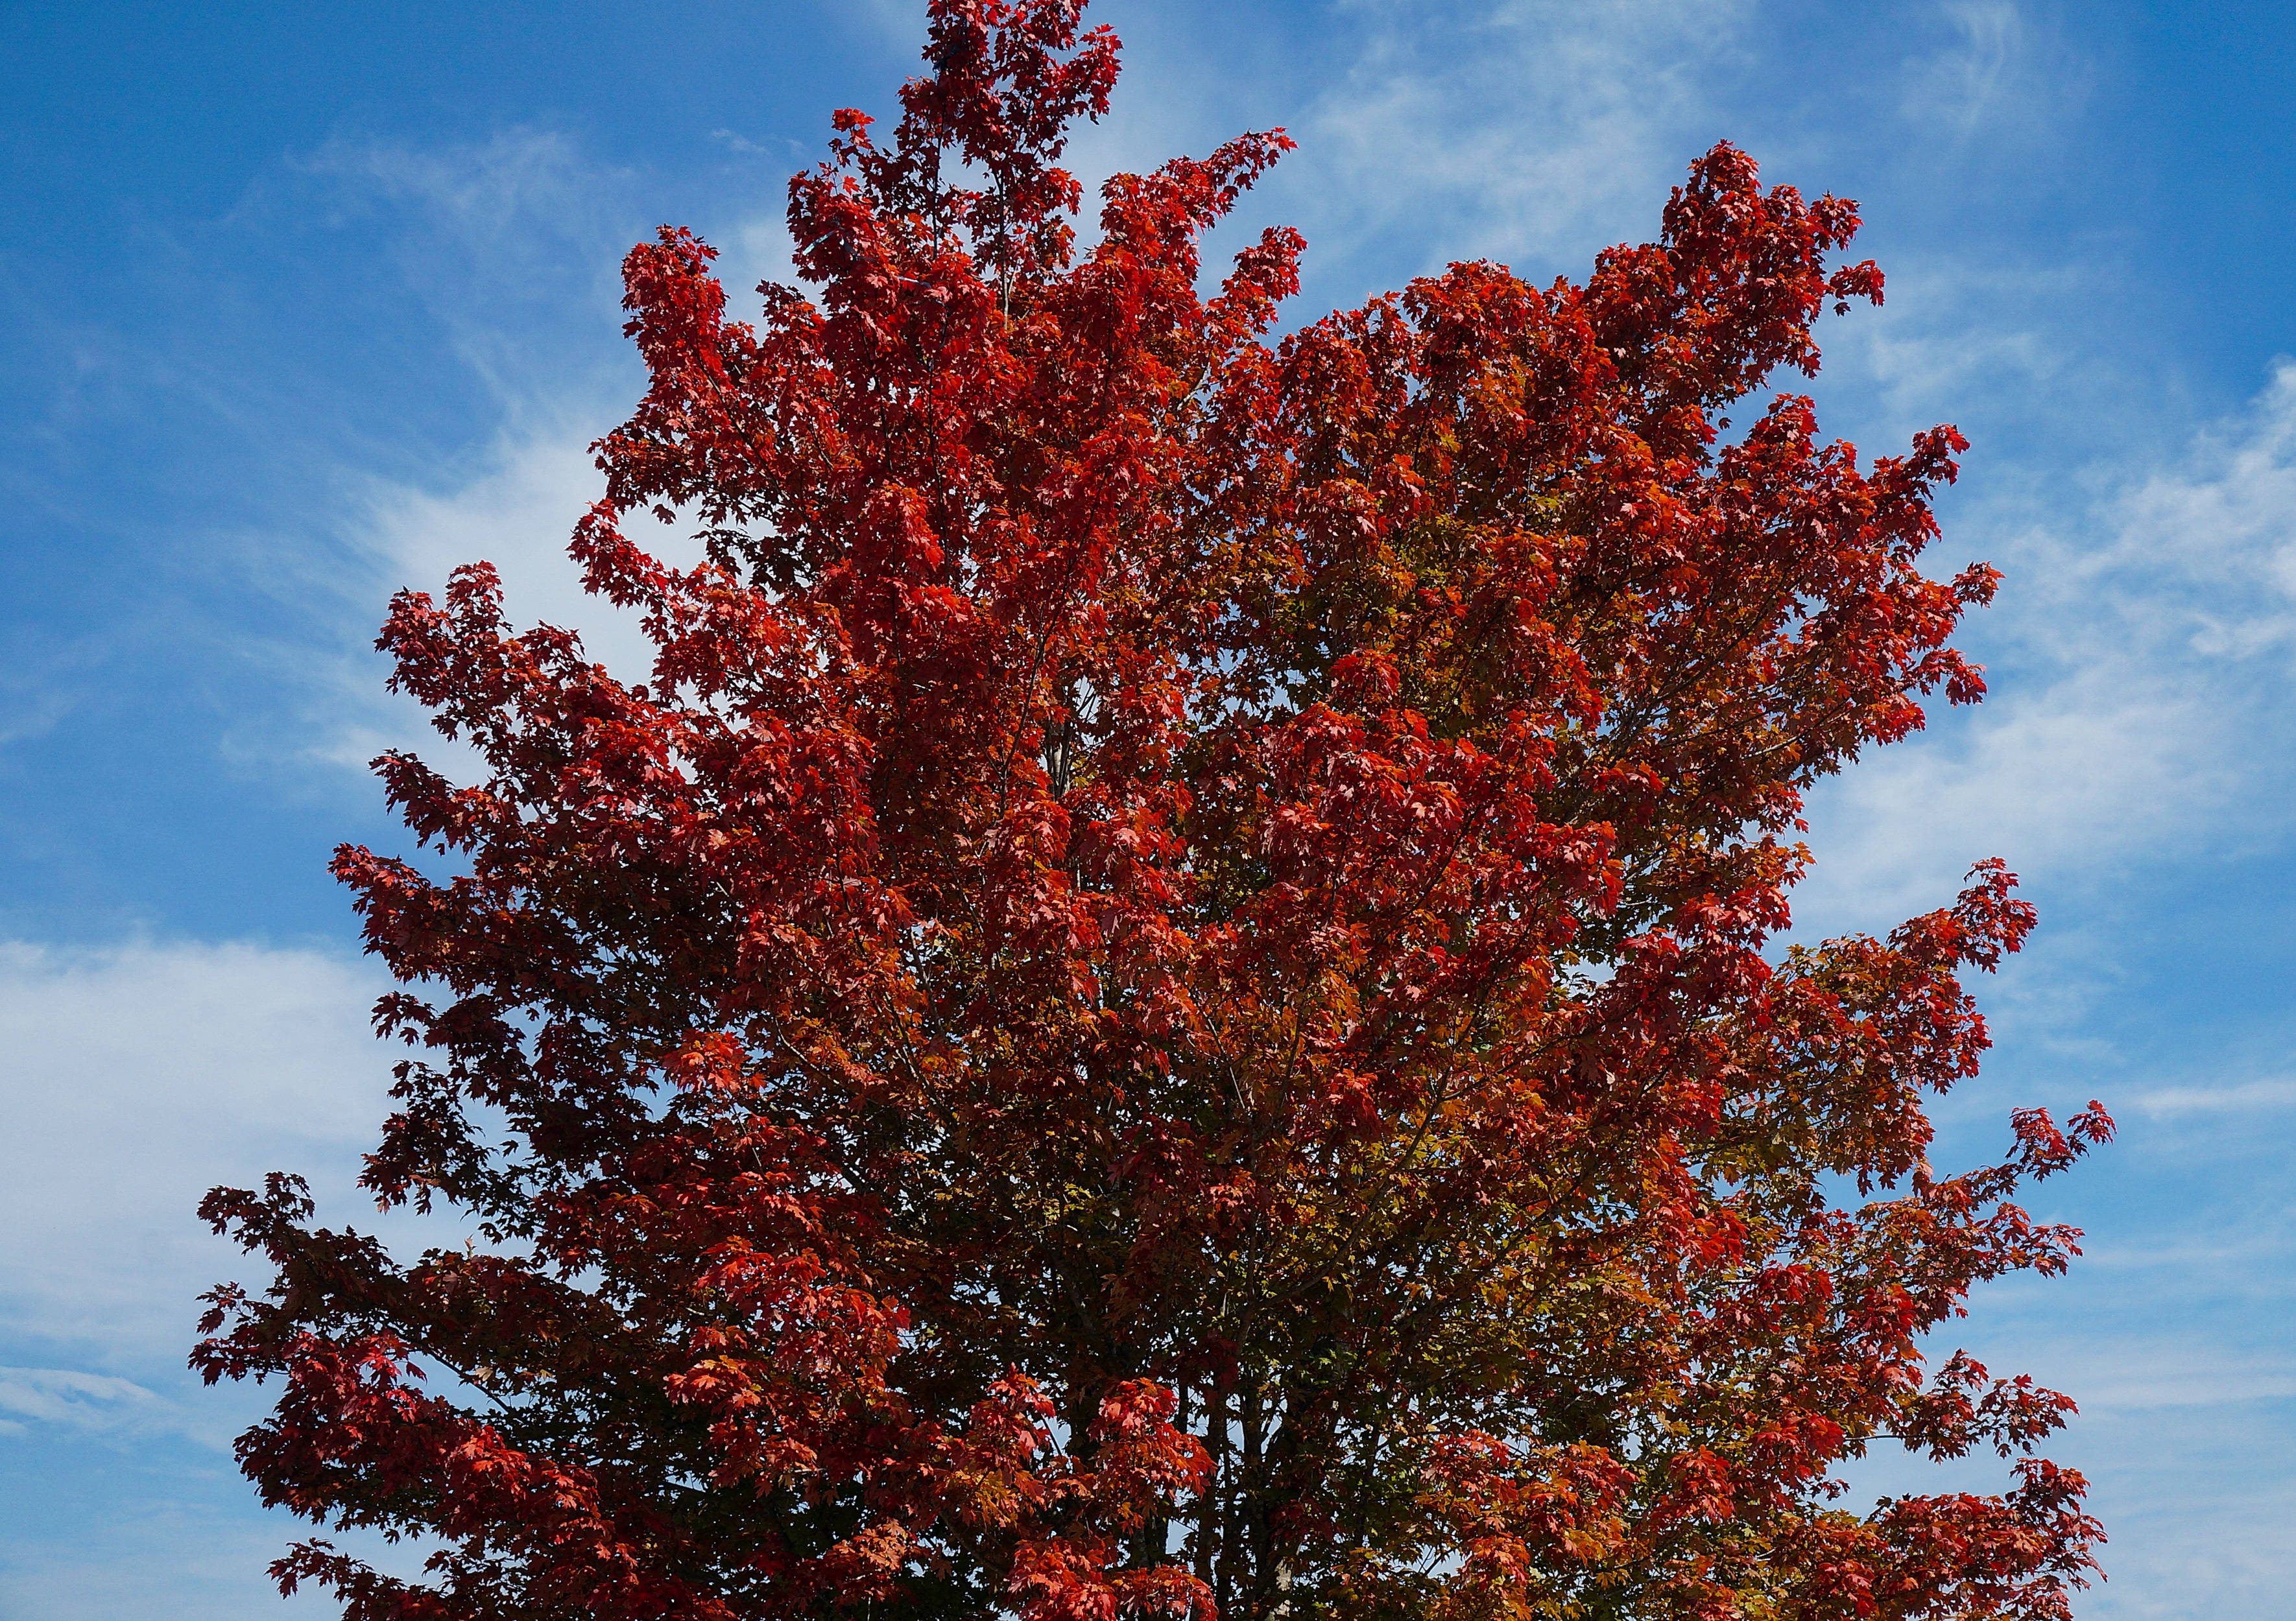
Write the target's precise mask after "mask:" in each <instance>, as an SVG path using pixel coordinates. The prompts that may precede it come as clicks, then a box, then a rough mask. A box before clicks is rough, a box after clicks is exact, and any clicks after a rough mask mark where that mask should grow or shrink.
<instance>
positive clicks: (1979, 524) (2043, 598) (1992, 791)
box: [1809, 365, 2296, 926]
mask: <svg viewBox="0 0 2296 1621" xmlns="http://www.w3.org/2000/svg"><path fill="white" fill-rule="evenodd" d="M2084 482H2086V484H2087V490H2086V491H2084V490H2083V489H2082V484H2083V483H2084ZM2055 493H2056V494H2057V495H2058V496H2059V498H2060V499H2062V498H2063V497H2065V496H2068V495H2070V496H2071V497H2073V498H2074V499H2073V500H2072V501H2071V503H2069V504H2066V505H2062V506H2059V507H2057V508H2055V509H2054V511H2050V510H2040V511H2037V510H2035V508H2034V507H2033V506H2032V505H2031V504H2030V503H2025V502H2023V501H2015V502H2008V501H2005V502H2004V503H2002V504H2001V506H2000V507H1999V508H1997V510H1996V511H1994V512H1990V513H1986V512H1980V513H1979V514H1976V515H1975V519H1974V521H1973V522H1972V521H1971V520H1970V518H1969V517H1967V516H1964V522H1963V526H1962V528H1961V530H1960V531H1959V533H1958V535H1957V539H1958V540H1959V542H1960V544H1963V545H1964V546H1970V547H1972V549H1974V548H1975V547H1976V546H1978V545H1982V544H1984V541H1985V540H1986V539H1989V540H1990V541H1992V542H1995V543H1997V547H1989V548H1988V549H1991V550H1994V551H1995V555H1997V556H1998V557H2000V558H2001V560H2002V561H2004V562H2005V563H2006V564H2007V565H2008V566H2009V568H2010V570H2011V584H2010V585H2009V587H2008V588H2007V589H2006V590H2005V593H2004V595H2003V600H2002V602H2000V604H1999V605H1998V606H1997V607H1995V608H1994V609H1992V610H1988V611H1987V612H1986V613H1985V614H1984V615H1982V616H1980V618H1979V619H1978V620H1977V621H1976V622H1975V623H1974V625H1973V627H1972V628H1973V630H1974V632H1975V634H1977V635H1978V636H1980V637H1981V638H1983V639H1984V640H1986V641H1989V642H1990V643H1992V644H1993V646H1994V648H1995V650H1996V652H1995V657H1996V659H1997V662H1999V663H2001V664H2003V665H2005V667H2007V669H2008V671H2009V674H2008V675H2007V676H2006V677H2005V678H2003V679H2000V680H1998V681H1997V690H1996V692H1995V693H1994V695H1993V696H1992V697H1991V698H1989V700H1987V702H1986V703H1985V704H1984V705H1983V706H1982V707H1981V708H1980V709H1979V710H1977V711H1976V712H1975V713H1974V714H1972V715H1960V716H1939V717H1938V726H1937V730H1936V731H1935V732H1934V733H1931V734H1929V735H1927V736H1925V737H1923V738H1921V739H1919V740H1916V741H1913V742H1910V743H1907V744H1905V745H1900V746H1898V747H1897V748H1894V749H1888V750H1884V751H1882V753H1880V754H1879V755H1877V756H1876V757H1874V758H1873V759H1871V760H1869V761H1866V762H1864V763H1862V764H1860V765H1858V766H1857V769H1856V770H1855V771H1854V772H1852V773H1850V774H1848V775H1847V776H1845V777H1844V778H1842V779H1841V780H1840V781H1839V782H1833V783H1829V784H1828V785H1826V786H1825V789H1824V790H1822V791H1821V792H1820V794H1819V795H1818V796H1817V798H1816V801H1815V803H1816V821H1817V823H1818V824H1819V831H1820V835H1821V852H1822V856H1823V862H1822V865H1821V868H1820V872H1819V874H1818V876H1817V878H1816V880H1814V881H1813V883H1812V885H1811V887H1810V891H1809V901H1810V904H1811V905H1812V906H1813V907H1814V908H1815V909H1816V910H1817V911H1819V912H1823V913H1826V914H1827V915H1828V916H1834V915H1845V914H1847V913H1852V912H1855V911H1857V910H1858V909H1860V908H1864V909H1866V911H1867V912H1868V913H1869V917H1868V921H1867V924H1866V926H1873V925H1874V924H1875V923H1880V922H1882V921H1884V919H1883V916H1882V914H1883V913H1886V911H1887V910H1888V909H1889V908H1890V907H1894V906H1902V905H1906V904H1907V903H1908V902H1912V901H1915V900H1916V899H1917V898H1918V897H1920V896H1923V895H1926V896H1929V897H1930V898H1929V900H1927V901H1924V902H1923V903H1922V904H1933V903H1934V899H1935V898H1936V897H1937V896H1939V895H1940V894H1942V893H1945V892H1948V891H1947V889H1946V886H1948V885H1949V884H1950V882H1951V881H1952V880H1953V878H1954V877H1955V876H1956V874H1957V872H1958V871H1959V870H1960V868H1962V867H1963V866H1965V865H1966V864H1967V863H1968V862H1969V861H1970V860H1972V859H1973V858H1975V857H1977V856H1987V855H2003V856H2007V857H2008V858H2009V859H2010V861H2011V864H2013V865H2014V866H2019V867H2021V869H2022V870H2024V871H2026V872H2027V873H2028V875H2029V876H2038V877H2042V878H2045V879H2046V880H2050V881H2054V882H2057V883H2072V884H2075V885H2089V884H2095V883H2098V882H2102V881H2104V880H2107V879H2109V878H2110V877H2111V876H2112V875H2113V874H2115V873H2118V872H2123V871H2125V870H2126V869H2127V867H2128V864H2130V863H2131V862H2132V861H2136V860H2139V859H2152V858H2154V857H2157V856H2159V855H2160V854H2161V852H2162V850H2163V849H2164V848H2174V847H2178V846H2179V845H2184V846H2190V845H2191V844H2192V843H2193V842H2194V840H2195V839H2199V838H2200V836H2201V833H2202V830H2206V831H2207V835H2208V838H2209V839H2210V840H2211V841H2212V842H2213V844H2214V846H2215V847H2218V848H2222V847H2224V845H2225V843H2226V840H2227V839H2230V840H2233V841H2235V842H2237V841H2239V840H2243V839H2245V840H2251V841H2253V840H2270V839H2279V838H2281V837H2283V836H2284V817H2283V815H2282V809H2281V800H2280V799H2279V798H2278V790H2279V789H2280V788H2281V787H2283V786H2284V785H2285V783H2286V781H2287V779H2288V777H2289V775H2290V765H2291V762H2292V755H2291V751H2290V749H2289V747H2288V745H2289V744H2290V743H2291V742H2292V741H2296V716H2292V711H2291V708H2290V705H2289V702H2288V700H2289V697H2290V694H2291V685H2292V666H2291V662H2290V659H2289V658H2288V651H2289V649H2290V647H2291V645H2292V643H2296V366H2290V365H2283V366H2280V367H2279V368H2277V369H2276V371H2275V373H2274V374H2273V377H2272V380H2271V382H2270V384H2269V386H2268V387H2267V389H2265V390H2264V392H2263V393H2262V394H2261V395H2260V396H2259V397H2258V398H2257V399H2256V400H2255V401H2254V402H2253V403H2252V404H2251V405H2250V406H2249V407H2248V408H2246V409H2245V410H2243V411H2242V412H2240V413H2237V414H2236V415H2235V416H2233V417H2231V418H2229V419H2228V420H2226V421H2224V422H2218V423H2216V424H2213V425H2211V426H2210V428H2208V429H2207V430H2205V431H2203V432H2202V433H2201V434H2200V435H2198V436H2197V437H2196V438H2194V440H2193V441H2192V442H2191V443H2190V444H2189V445H2187V446H2185V449H2184V450H2183V451H2182V453H2181V454H2174V455H2172V456H2169V457H2166V458H2163V459H2162V460H2161V462H2160V463H2158V464H2157V465H2156V466H2154V467H2153V469H2152V470H2151V471H2138V472H2136V473H2134V474H2116V473H2114V472H2112V471H2109V470H2097V471H2094V472H2092V473H2091V474H2090V475H2089V476H2088V478H2087V479H2086V480H2081V479H2071V480H2067V481H2065V482H2064V483H2063V484H2062V485H2059V486H2057V487H2055ZM2084 494H2086V495H2087V501H2086V503H2082V502H2081V501H2080V500H2079V497H2080V496H2081V495H2084ZM1988 530H1990V531H1991V532H1990V534H1989V535H1988V534H1987V531H1988ZM1972 531H1974V532H1975V533H1976V534H1977V535H1978V536H1981V537H1983V538H1980V540H1978V541H1976V542H1972V539H1971V535H1972Z"/></svg>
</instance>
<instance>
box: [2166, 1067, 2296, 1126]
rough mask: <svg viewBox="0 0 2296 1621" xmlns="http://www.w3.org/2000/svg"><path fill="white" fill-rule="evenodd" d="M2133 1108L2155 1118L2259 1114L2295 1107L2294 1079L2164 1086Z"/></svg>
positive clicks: (2277, 1078) (2295, 1084)
mask: <svg viewBox="0 0 2296 1621" xmlns="http://www.w3.org/2000/svg"><path fill="white" fill-rule="evenodd" d="M2136 1106H2137V1108H2139V1109H2143V1110H2144V1112H2145V1113H2146V1114H2148V1115H2151V1116H2153V1118H2156V1119H2174V1118H2179V1117H2182V1116H2187V1115H2224V1114H2243V1115H2245V1114H2260V1113H2265V1112H2267V1111H2271V1110H2277V1109H2287V1108H2290V1107H2291V1106H2296V1080H2292V1079H2290V1078H2288V1077H2284V1076H2283V1077H2274V1078H2271V1079H2268V1080H2259V1081H2243V1082H2242V1083H2240V1084H2239V1085H2232V1086H2164V1087H2161V1088H2160V1089H2158V1090H2157V1091H2153V1092H2147V1093H2140V1094H2139V1095H2138V1097H2137V1099H2136Z"/></svg>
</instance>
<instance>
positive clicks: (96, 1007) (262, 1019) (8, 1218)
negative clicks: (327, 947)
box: [0, 943, 391, 1418]
mask: <svg viewBox="0 0 2296 1621" xmlns="http://www.w3.org/2000/svg"><path fill="white" fill-rule="evenodd" d="M382 983H383V982H382V979H381V975H380V974H379V973H378V972H376V971H375V970H372V969H370V968H368V967H366V966H365V965H364V964H359V963H356V962H345V961H343V960H341V959H340V958H337V957H334V956H331V955H326V954H322V953H318V952H315V951H301V950H282V949H273V948H265V947H259V946H237V945H206V944H191V943H184V944H168V945H163V944H154V943H139V944H133V945H127V946H119V947H116V948H113V949H111V950H107V951H102V952H87V953H66V952H61V951H54V950H47V949H42V948H39V947H36V946H25V945H20V944H8V945H0V1052H6V1053H7V1054H8V1060H7V1075H6V1079H7V1092H8V1097H9V1111H8V1112H9V1120H8V1129H7V1130H6V1132H5V1133H0V1232H4V1233H5V1235H6V1239H5V1244H6V1255H7V1265H6V1267H5V1270H4V1272H0V1333H4V1334H5V1335H6V1336H7V1337H8V1338H9V1339H10V1340H11V1341H12V1343H14V1344H15V1345H17V1346H19V1347H29V1346H33V1345H37V1346H40V1347H45V1348H46V1350H47V1353H48V1355H44V1356H43V1360H50V1359H52V1358H53V1357H54V1356H56V1355H69V1356H70V1360H72V1361H75V1362H78V1363H81V1364H82V1369H83V1371H79V1372H74V1371H53V1370H52V1371H50V1374H49V1375H47V1376H46V1377H48V1378H49V1379H50V1380H51V1382H50V1383H48V1384H46V1385H40V1386H37V1387H36V1386H32V1385H21V1384H19V1383H14V1382H11V1383H8V1384H6V1385H4V1386H0V1393H4V1394H5V1396H6V1397H7V1400H6V1404H7V1405H8V1407H9V1410H10V1411H11V1412H12V1413H13V1414H15V1415H16V1416H17V1417H19V1418H21V1417H22V1416H24V1415H25V1414H26V1413H27V1412H35V1416H53V1412H63V1411H67V1410H69V1411H72V1412H82V1413H84V1414H85V1413H94V1412H101V1411H119V1412H127V1411H131V1408H128V1407H120V1406H118V1405H117V1404H118V1403H119V1402H122V1401H127V1400H129V1399H130V1398H129V1396H128V1395H127V1393H128V1391H130V1390H131V1389H132V1387H127V1386H126V1385H125V1384H124V1381H113V1382H106V1381H105V1380H104V1379H102V1378H100V1377H99V1376H98V1375H97V1374H96V1373H95V1372H92V1371H86V1370H91V1369H93V1370H103V1369H111V1368H118V1367H125V1368H127V1369H128V1370H130V1371H137V1372H138V1377H139V1378H141V1377H143V1375H142V1373H141V1372H140V1370H142V1369H143V1368H146V1367H159V1366H164V1365H168V1364H171V1363H179V1362H180V1359H181V1357H182V1355H184V1352H185V1351H187V1350H188V1348H189V1347H190V1344H191V1341H192V1339H193V1323H194V1322H195V1320H196V1319H197V1317H198V1314H199V1311H200V1307H199V1306H198V1304H197V1302H196V1299H195V1297H196V1296H197V1295H198V1294H199V1292H200V1291H201V1289H206V1288H208V1287H209V1286H210V1285H211V1284H213V1283H215V1282H217V1281H220V1280H222V1279H224V1278H226V1277H230V1276H235V1275H238V1274H240V1273H250V1277H249V1280H248V1281H263V1280H260V1279H259V1278H258V1277H256V1276H254V1275H252V1273H253V1269H255V1268H257V1267H258V1266H259V1263H255V1262H250V1261H247V1260H245V1259H243V1258H242V1257H240V1255H239V1254H238V1252H237V1251H236V1250H235V1249H234V1248H230V1247H228V1246H226V1245H225V1243H224V1242H223V1241H222V1240H218V1239H216V1238H214V1237H212V1236H211V1235H209V1233H208V1232H207V1230H206V1228H205V1227H204V1226H203V1225H202V1224H201V1223H200V1222H199V1221H198V1220H197V1219H196V1217H195V1216H194V1215H193V1210H194V1208H196V1207H197V1205H198V1203H199V1200H200V1198H201V1195H202V1194H203V1193H204V1192H205V1191H207V1189H208V1188H209V1187H210V1186H213V1185H216V1184H217V1183H235V1184H238V1185H242V1186H245V1185H250V1184H254V1185H259V1179H260V1178H261V1177H262V1175H264V1174H265V1173H266V1172H267V1171H271V1170H275V1169H280V1170H295V1171H303V1172H307V1173H310V1174H311V1176H312V1182H313V1185H314V1187H315V1188H316V1189H317V1190H318V1191H320V1192H321V1193H322V1194H323V1195H329V1196H332V1202H331V1206H330V1208H332V1210H333V1211H334V1212H335V1214H336V1215H337V1216H341V1215H346V1214H348V1215H350V1216H354V1217H356V1216H357V1215H358V1214H359V1212H360V1210H361V1209H362V1208H363V1203H364V1201H362V1200H360V1199H358V1198H357V1195H356V1194H355V1193H354V1192H353V1191H352V1190H351V1188H350V1185H349V1184H350V1182H351V1178H352V1177H353V1176H354V1175H356V1173H357V1165H358V1159H357V1155H358V1151H359V1150H360V1149H362V1148H363V1147H365V1145H366V1144H367V1143H368V1142H369V1141H371V1139H372V1136H373V1132H374V1129H375V1128H376V1126H378V1125H379V1124H380V1122H381V1118H382V1116H383V1114H384V1112H385V1107H386V1106H385V1100H384V1097H383V1093H384V1091H385V1088H386V1087H387V1086H388V1085H389V1063H390V1061H391V1059H390V1055H389V1053H388V1052H386V1051H384V1050H383V1049H382V1048H381V1046H380V1045H378V1044H376V1043H375V1041H374V1040H373V1036H372V1035H371V1034H370V1033H369V1031H368V1029H367V1022H366V1012H367V1009H368V1007H369V1005H370V1004H371V1003H372V1002H373V998H374V996H375V995H376V994H377V993H378V992H379V990H380V989H381V986H382ZM362 1224H365V1223H362ZM20 1355H21V1352H20ZM59 1379H60V1380H63V1381H65V1382H64V1383H62V1384H57V1383H55V1382H53V1381H55V1380H59ZM73 1379H85V1380H92V1381H94V1382H88V1383H84V1384H81V1385H78V1386H73V1385H71V1384H70V1380H73ZM26 1392H32V1393H33V1394H29V1395H28V1394H25V1393H26ZM38 1392H45V1395H38V1401H42V1402H47V1403H49V1404H51V1408H53V1412H52V1411H51V1408H38V1407H37V1403H35V1404H34V1406H33V1407H27V1406H25V1405H23V1404H20V1403H19V1402H18V1401H17V1399H16V1398H17V1397H18V1396H22V1399H23V1402H25V1403H33V1402H34V1396H35V1395H37V1393H38ZM107 1403H109V1404H113V1405H111V1406H106V1405H105V1404H107ZM54 1404H62V1405H61V1407H56V1406H55V1405H54ZM74 1404H78V1405H77V1406H75V1405H74Z"/></svg>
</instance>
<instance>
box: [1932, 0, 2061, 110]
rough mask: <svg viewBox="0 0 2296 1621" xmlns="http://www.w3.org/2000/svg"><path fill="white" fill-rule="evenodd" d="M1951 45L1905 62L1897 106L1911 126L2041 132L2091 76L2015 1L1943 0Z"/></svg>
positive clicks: (1941, 14) (1941, 13) (1940, 14)
mask: <svg viewBox="0 0 2296 1621" xmlns="http://www.w3.org/2000/svg"><path fill="white" fill-rule="evenodd" d="M1935 15H1936V17H1937V19H1938V20H1939V22H1940V23H1941V24H1942V25H1943V26H1944V28H1945V29H1948V31H1949V32H1950V34H1951V36H1952V37H1951V40H1950V43H1948V44H1947V45H1944V46H1943V47H1941V48H1939V49H1938V50H1935V51H1932V52H1930V53H1927V54H1925V55H1920V56H1915V57H1913V58H1911V59H1910V60H1908V61H1907V63H1906V65H1905V69H1904V76H1903V81H1902V82H1903V92H1902V95H1901V99H1900V102H1899V111H1901V112H1902V113H1903V114H1904V115H1905V116H1906V118H1907V119H1908V120H1910V121H1911V122H1912V123H1914V124H1915V125H1916V126H1917V127H1926V128H1928V129H1931V130H1934V131H1937V132H1939V133H1941V134H1944V135H1949V136H1951V137H1953V138H1955V139H1957V140H1964V141H1965V140H1968V139H1969V138H1971V137H1972V136H1973V135H1977V134H1978V133H1979V132H1980V130H1982V131H1983V132H1984V133H1985V134H1986V135H1988V136H1989V138H1993V139H1998V138H1999V137H2000V136H2001V135H2004V134H2005V133H2008V132H2013V131H2026V130H2046V128H2048V127H2052V126H2053V125H2054V124H2056V123H2057V122H2058V121H2059V120H2061V119H2063V118H2064V117H2065V116H2066V115H2067V114H2068V113H2070V112H2071V111H2073V110H2074V109H2075V108H2077V107H2078V106H2079V103H2080V102H2081V100H2082V99H2083V98H2084V97H2085V96H2086V94H2087V90H2088V86H2089V83H2090V79H2091V78H2092V74H2091V71H2090V70H2089V69H2088V67H2087V63H2086V62H2085V61H2082V60H2081V59H2080V58H2079V57H2078V56H2077V55H2076V54H2075V53H2072V52H2071V50H2069V49H2068V48H2067V47H2066V45H2065V44H2064V42H2063V41H2062V39H2061V38H2059V37H2058V36H2057V33H2056V31H2055V29H2053V28H2051V27H2050V26H2049V25H2048V23H2047V21H2046V19H2044V18H2042V17H2039V16H2037V15H2036V14H2035V13H2034V12H2032V11H2031V10H2030V8H2028V7H2026V6H2022V5H2019V4H2016V3H2015V0H1946V4H1941V5H1939V6H1938V7H1937V8H1936V11H1935Z"/></svg>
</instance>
